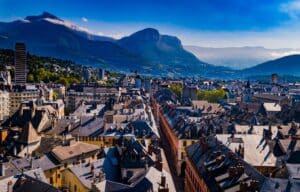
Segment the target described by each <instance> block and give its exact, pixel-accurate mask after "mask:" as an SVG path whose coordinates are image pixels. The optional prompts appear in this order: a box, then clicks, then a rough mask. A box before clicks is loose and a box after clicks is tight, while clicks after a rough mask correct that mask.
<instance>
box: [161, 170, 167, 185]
mask: <svg viewBox="0 0 300 192" xmlns="http://www.w3.org/2000/svg"><path fill="white" fill-rule="evenodd" d="M160 185H161V186H163V187H165V186H166V176H165V175H164V174H163V173H162V174H161V182H160Z"/></svg>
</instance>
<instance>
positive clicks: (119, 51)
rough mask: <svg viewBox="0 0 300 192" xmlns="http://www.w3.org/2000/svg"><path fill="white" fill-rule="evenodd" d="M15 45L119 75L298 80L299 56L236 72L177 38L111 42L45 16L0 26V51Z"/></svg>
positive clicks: (141, 35)
mask: <svg viewBox="0 0 300 192" xmlns="http://www.w3.org/2000/svg"><path fill="white" fill-rule="evenodd" d="M16 42H24V43H25V44H26V46H27V50H28V51H29V52H30V53H33V54H37V55H42V56H51V57H58V58H62V59H69V60H73V61H75V62H77V63H79V64H85V65H90V66H95V67H104V68H106V69H110V70H118V71H121V72H130V71H133V70H134V71H138V72H139V73H141V74H150V75H160V76H172V77H174V76H206V77H211V78H240V77H244V76H250V75H252V74H253V73H256V72H257V71H260V73H262V75H266V74H269V73H273V72H276V73H286V74H289V75H300V74H299V70H296V68H297V69H298V68H299V64H298V61H300V56H299V55H295V56H292V57H284V58H282V59H280V60H274V61H270V62H266V63H263V64H261V65H258V66H255V67H252V68H247V69H244V70H237V69H233V68H234V66H233V65H229V64H228V65H227V66H226V67H224V66H217V65H213V64H215V63H213V64H209V63H210V62H209V63H207V62H205V61H211V60H205V59H206V58H207V57H203V59H202V57H201V55H198V54H196V56H195V55H194V54H195V52H194V51H192V52H193V53H194V54H193V53H191V52H189V51H188V50H191V49H190V48H189V47H183V45H182V43H181V41H180V40H179V39H178V38H177V37H174V36H169V35H162V34H160V33H159V31H158V30H156V29H153V28H146V29H143V30H141V31H138V32H136V33H133V34H131V35H129V36H127V37H123V38H121V39H118V40H117V39H114V38H111V37H105V36H99V35H94V34H92V33H90V32H89V31H88V30H86V29H84V28H81V27H78V26H76V25H74V24H72V23H70V22H67V21H64V20H62V19H60V18H58V17H56V16H54V15H53V14H50V13H47V12H44V13H42V14H41V15H38V16H27V17H26V18H25V19H22V20H16V21H12V22H0V48H10V49H12V48H13V47H14V44H15V43H16ZM203 60H205V61H203ZM273 65H275V66H276V67H275V68H274V67H272V66H273ZM270 66H271V67H270ZM281 69H282V70H281Z"/></svg>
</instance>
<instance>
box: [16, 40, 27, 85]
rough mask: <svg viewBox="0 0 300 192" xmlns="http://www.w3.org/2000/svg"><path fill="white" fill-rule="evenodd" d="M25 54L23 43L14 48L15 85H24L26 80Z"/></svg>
mask: <svg viewBox="0 0 300 192" xmlns="http://www.w3.org/2000/svg"><path fill="white" fill-rule="evenodd" d="M26 65H27V54H26V47H25V44H24V43H16V46H15V83H16V84H25V83H26V79H27V67H26Z"/></svg>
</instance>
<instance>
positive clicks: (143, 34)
mask: <svg viewBox="0 0 300 192" xmlns="http://www.w3.org/2000/svg"><path fill="white" fill-rule="evenodd" d="M130 37H133V38H135V39H138V40H141V41H158V40H159V37H160V34H159V32H158V30H157V29H154V28H146V29H143V30H141V31H138V32H135V33H134V34H132V35H131V36H130Z"/></svg>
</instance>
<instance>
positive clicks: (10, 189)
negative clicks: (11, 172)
mask: <svg viewBox="0 0 300 192" xmlns="http://www.w3.org/2000/svg"><path fill="white" fill-rule="evenodd" d="M7 192H13V182H12V181H11V180H10V181H8V182H7Z"/></svg>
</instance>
